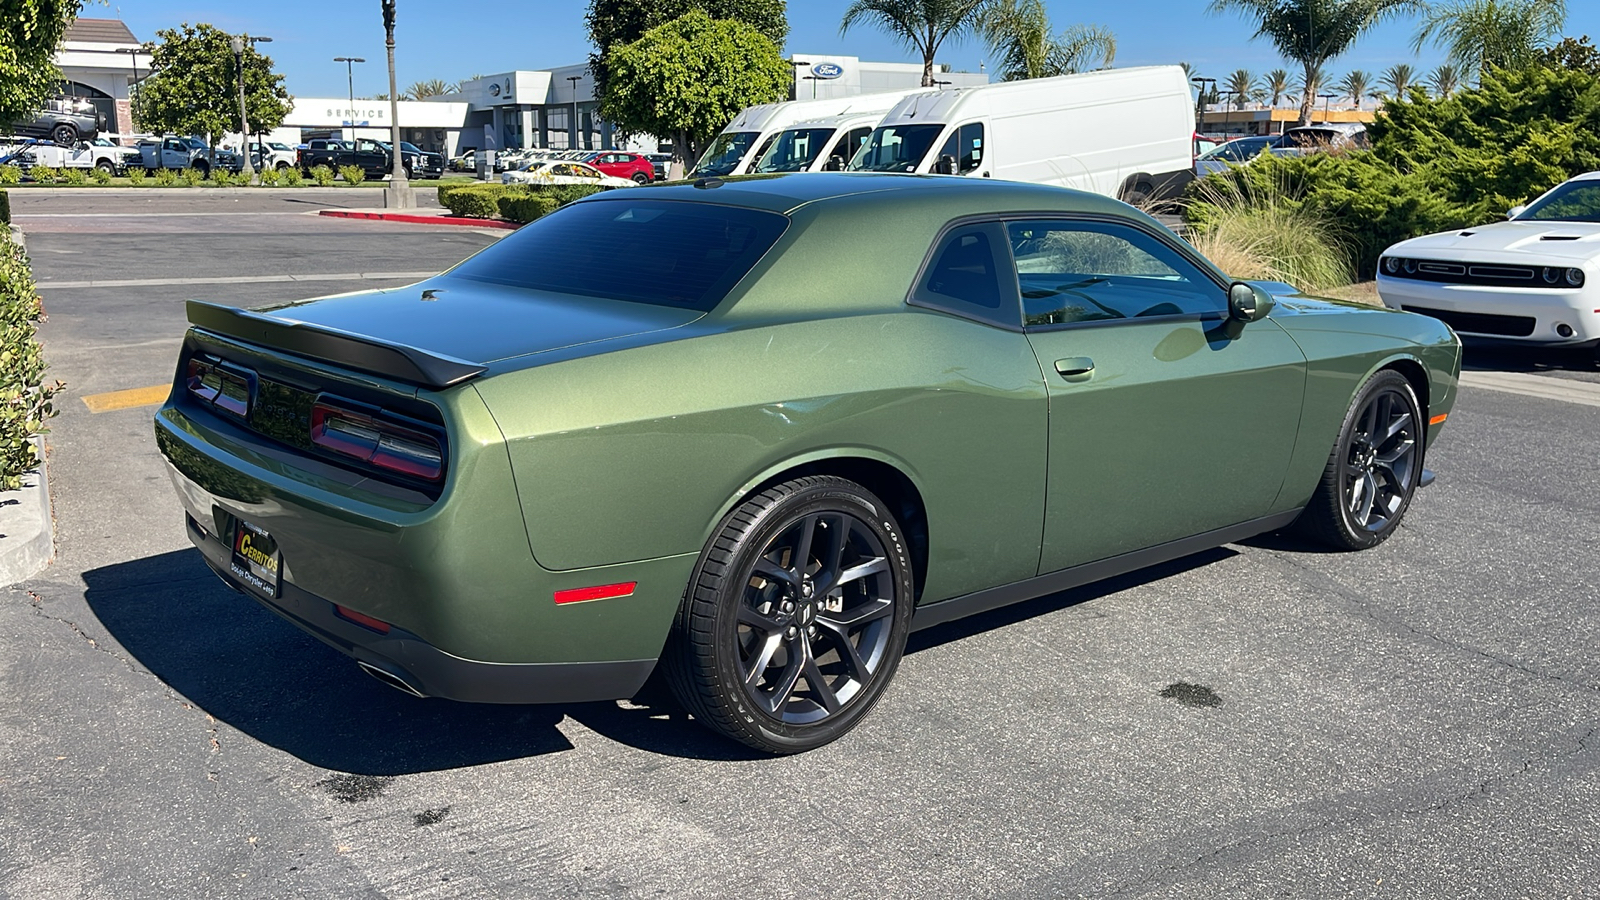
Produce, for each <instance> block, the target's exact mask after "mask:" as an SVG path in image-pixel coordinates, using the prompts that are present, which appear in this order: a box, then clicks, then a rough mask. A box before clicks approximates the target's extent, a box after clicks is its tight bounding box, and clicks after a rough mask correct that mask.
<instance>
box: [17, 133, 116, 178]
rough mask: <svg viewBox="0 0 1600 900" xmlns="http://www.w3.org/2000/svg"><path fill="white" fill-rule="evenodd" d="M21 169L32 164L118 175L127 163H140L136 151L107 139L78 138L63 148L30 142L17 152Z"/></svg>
mask: <svg viewBox="0 0 1600 900" xmlns="http://www.w3.org/2000/svg"><path fill="white" fill-rule="evenodd" d="M16 157H17V162H18V163H20V164H21V166H22V168H23V170H24V171H26V170H28V169H31V168H33V167H34V166H50V167H52V168H56V169H102V170H104V171H106V172H109V173H110V174H112V175H121V174H122V173H123V172H126V171H127V169H128V167H129V166H137V165H139V164H140V155H139V151H138V150H135V149H134V148H132V147H123V146H120V145H118V144H117V143H116V142H115V141H113V140H111V139H110V138H95V139H94V140H93V141H79V142H78V143H77V144H75V145H73V146H70V147H63V146H61V145H59V144H56V143H53V142H51V141H30V142H28V143H27V145H26V146H25V147H24V148H21V152H20V153H18V154H16Z"/></svg>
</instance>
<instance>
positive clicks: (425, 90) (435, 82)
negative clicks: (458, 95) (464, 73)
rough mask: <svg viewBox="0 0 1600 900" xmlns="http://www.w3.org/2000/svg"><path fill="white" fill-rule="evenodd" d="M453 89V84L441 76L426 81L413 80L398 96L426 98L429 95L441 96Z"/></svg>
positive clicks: (454, 87) (413, 98) (412, 98)
mask: <svg viewBox="0 0 1600 900" xmlns="http://www.w3.org/2000/svg"><path fill="white" fill-rule="evenodd" d="M455 90H456V86H455V85H453V84H451V83H450V82H448V81H445V80H444V79H442V78H429V79H427V80H426V81H417V82H413V83H412V84H411V87H408V88H406V89H405V91H404V93H402V94H401V95H400V96H401V97H403V98H404V99H406V100H426V99H428V98H429V97H442V96H444V95H445V94H451V93H454V92H455Z"/></svg>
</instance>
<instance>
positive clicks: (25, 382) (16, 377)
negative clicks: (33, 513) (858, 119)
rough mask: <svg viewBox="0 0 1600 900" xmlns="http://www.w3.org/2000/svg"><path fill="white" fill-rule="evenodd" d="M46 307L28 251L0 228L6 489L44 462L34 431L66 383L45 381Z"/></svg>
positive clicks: (0, 384)
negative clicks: (37, 331)
mask: <svg viewBox="0 0 1600 900" xmlns="http://www.w3.org/2000/svg"><path fill="white" fill-rule="evenodd" d="M41 312H42V307H41V306H40V303H39V292H38V290H37V289H36V288H35V287H34V284H33V273H32V272H31V271H29V269H28V257H27V254H25V253H23V252H22V247H21V246H20V245H19V244H18V243H17V242H16V241H14V240H12V239H11V232H10V231H9V230H7V231H4V232H0V490H15V489H17V488H19V487H21V486H22V475H23V473H25V472H28V471H31V470H32V469H34V468H37V467H38V465H39V452H38V448H37V447H36V446H35V445H34V442H33V436H34V435H36V434H40V433H42V432H43V431H44V423H45V421H46V420H48V419H49V418H50V417H51V416H53V415H55V407H54V405H53V404H52V402H51V397H53V396H54V395H55V393H56V392H57V391H59V390H60V389H61V388H62V385H61V384H60V383H59V382H57V383H56V384H54V385H46V384H44V368H45V366H44V351H43V350H42V349H41V348H40V347H39V341H38V340H37V338H36V337H35V336H34V323H35V322H37V321H38V320H39V317H40V314H41Z"/></svg>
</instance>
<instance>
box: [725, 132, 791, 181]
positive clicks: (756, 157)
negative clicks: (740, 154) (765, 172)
mask: <svg viewBox="0 0 1600 900" xmlns="http://www.w3.org/2000/svg"><path fill="white" fill-rule="evenodd" d="M782 133H783V132H781V131H776V132H773V133H772V134H769V135H767V139H766V140H764V141H762V142H761V146H759V147H757V148H756V152H755V153H752V154H750V161H749V162H747V163H745V166H744V168H743V169H741V170H740V171H738V172H735V173H733V174H735V175H744V174H746V173H748V172H750V171H751V170H752V169H754V168H755V165H756V163H758V162H760V161H761V158H762V157H763V156H766V155H767V151H768V150H771V149H772V142H773V141H775V140H777V139H778V135H780V134H782Z"/></svg>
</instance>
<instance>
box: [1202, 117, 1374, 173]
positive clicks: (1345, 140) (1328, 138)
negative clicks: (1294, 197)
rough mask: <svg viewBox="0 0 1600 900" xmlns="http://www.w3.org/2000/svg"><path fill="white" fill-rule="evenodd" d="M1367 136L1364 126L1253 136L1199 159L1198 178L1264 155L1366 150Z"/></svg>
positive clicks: (1314, 127) (1306, 128)
mask: <svg viewBox="0 0 1600 900" xmlns="http://www.w3.org/2000/svg"><path fill="white" fill-rule="evenodd" d="M1366 145H1367V132H1366V128H1365V127H1364V126H1357V127H1354V128H1347V127H1341V126H1334V125H1308V126H1304V127H1301V128H1290V129H1288V130H1287V131H1285V132H1284V133H1282V134H1264V135H1252V136H1249V137H1242V138H1237V139H1235V140H1231V141H1228V142H1227V143H1225V144H1222V145H1220V146H1216V147H1213V148H1212V149H1210V150H1207V151H1206V152H1204V153H1201V154H1199V155H1198V156H1197V158H1196V159H1195V162H1194V174H1195V176H1196V177H1203V176H1206V175H1211V174H1213V173H1216V172H1221V171H1222V170H1224V169H1226V168H1227V167H1228V166H1230V165H1242V164H1245V163H1249V162H1251V161H1253V160H1255V159H1257V158H1258V157H1260V156H1261V154H1263V153H1266V154H1269V155H1272V156H1300V155H1301V154H1304V153H1316V152H1320V151H1324V150H1339V149H1344V148H1350V147H1365V146H1366Z"/></svg>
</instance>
